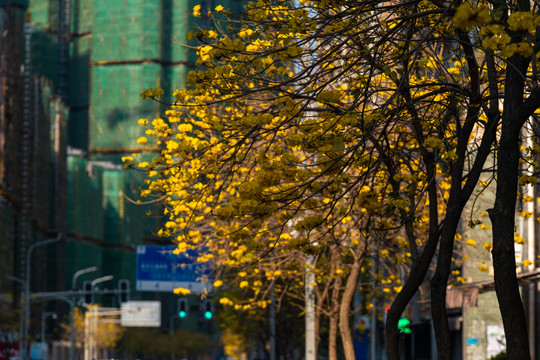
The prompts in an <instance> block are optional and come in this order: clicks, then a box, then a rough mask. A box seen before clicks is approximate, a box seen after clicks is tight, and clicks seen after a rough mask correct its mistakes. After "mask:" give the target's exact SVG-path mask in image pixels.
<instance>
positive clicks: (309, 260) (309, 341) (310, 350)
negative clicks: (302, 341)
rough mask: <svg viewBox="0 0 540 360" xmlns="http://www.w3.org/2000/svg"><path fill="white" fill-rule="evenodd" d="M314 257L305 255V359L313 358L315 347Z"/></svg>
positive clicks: (311, 359) (315, 352)
mask: <svg viewBox="0 0 540 360" xmlns="http://www.w3.org/2000/svg"><path fill="white" fill-rule="evenodd" d="M314 268H315V257H314V256H313V255H308V256H307V257H306V279H305V282H306V289H305V297H306V300H305V302H306V303H305V308H306V309H305V311H306V318H305V321H306V330H305V331H306V355H305V360H315V357H316V354H317V349H316V348H315V271H314V270H315V269H314Z"/></svg>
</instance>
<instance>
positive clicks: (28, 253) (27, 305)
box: [21, 233, 62, 360]
mask: <svg viewBox="0 0 540 360" xmlns="http://www.w3.org/2000/svg"><path fill="white" fill-rule="evenodd" d="M61 238H62V233H58V236H57V237H55V238H51V239H47V240H43V241H38V242H36V243H34V244H32V245H30V247H29V248H28V251H26V274H25V275H26V281H25V284H24V285H25V286H24V347H23V348H22V352H21V355H22V359H23V360H27V359H28V330H29V328H30V279H31V274H30V270H31V266H30V264H31V261H32V251H33V250H34V249H35V248H36V247H38V246H43V245H48V244H52V243H54V242H57V241H60V239H61Z"/></svg>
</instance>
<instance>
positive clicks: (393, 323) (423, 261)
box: [372, 234, 438, 360]
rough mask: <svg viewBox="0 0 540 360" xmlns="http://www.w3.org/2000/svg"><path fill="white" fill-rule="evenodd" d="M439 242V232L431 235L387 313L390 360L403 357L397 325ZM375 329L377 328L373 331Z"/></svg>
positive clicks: (387, 339)
mask: <svg viewBox="0 0 540 360" xmlns="http://www.w3.org/2000/svg"><path fill="white" fill-rule="evenodd" d="M437 243H438V234H434V235H433V236H430V237H429V239H428V241H427V243H426V245H425V246H424V251H423V252H422V255H421V256H420V258H419V261H418V263H417V264H415V265H414V266H413V267H412V269H411V272H410V273H409V277H408V278H407V280H406V281H405V284H403V288H402V289H401V291H400V292H399V294H397V296H396V298H395V299H394V301H393V302H392V305H391V306H390V309H389V310H388V313H387V314H386V348H387V352H388V360H400V359H401V357H400V351H399V343H400V341H399V330H398V327H397V325H398V321H399V318H400V317H401V314H402V313H403V311H405V308H406V307H407V305H408V304H409V302H410V301H411V299H412V298H413V296H414V294H415V293H416V290H418V287H420V285H421V284H422V281H424V278H425V276H426V272H427V270H428V269H429V264H430V263H431V259H432V258H433V255H434V254H435V249H436V248H437ZM374 330H375V329H373V330H372V331H374Z"/></svg>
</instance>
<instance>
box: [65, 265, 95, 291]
mask: <svg viewBox="0 0 540 360" xmlns="http://www.w3.org/2000/svg"><path fill="white" fill-rule="evenodd" d="M97 269H98V268H97V266H91V267H88V268H86V269H82V270H79V271H77V272H75V274H73V277H72V278H71V290H75V289H76V287H77V278H78V277H79V276H81V275H84V274H88V273H90V272H94V271H97Z"/></svg>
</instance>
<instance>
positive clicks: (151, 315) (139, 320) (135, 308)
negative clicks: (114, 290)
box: [120, 301, 161, 327]
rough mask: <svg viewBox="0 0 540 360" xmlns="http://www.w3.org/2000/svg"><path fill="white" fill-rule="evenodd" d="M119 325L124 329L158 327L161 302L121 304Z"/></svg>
mask: <svg viewBox="0 0 540 360" xmlns="http://www.w3.org/2000/svg"><path fill="white" fill-rule="evenodd" d="M120 325H122V326H125V327H160V326H161V301H128V302H125V303H122V307H121V317H120Z"/></svg>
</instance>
